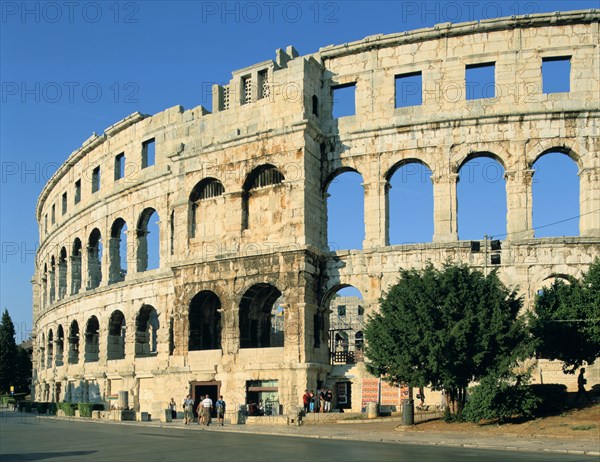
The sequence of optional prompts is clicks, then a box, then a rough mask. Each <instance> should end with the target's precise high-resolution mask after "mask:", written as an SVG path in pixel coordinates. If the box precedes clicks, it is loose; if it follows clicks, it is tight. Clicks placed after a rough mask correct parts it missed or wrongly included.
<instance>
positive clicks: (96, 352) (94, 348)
mask: <svg viewBox="0 0 600 462" xmlns="http://www.w3.org/2000/svg"><path fill="white" fill-rule="evenodd" d="M99 358H100V323H99V322H98V318H97V317H96V316H92V317H90V318H89V319H88V322H87V324H86V326H85V357H84V361H85V362H86V363H93V362H96V361H98V359H99Z"/></svg>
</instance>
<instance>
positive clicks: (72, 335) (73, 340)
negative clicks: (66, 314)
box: [69, 321, 79, 364]
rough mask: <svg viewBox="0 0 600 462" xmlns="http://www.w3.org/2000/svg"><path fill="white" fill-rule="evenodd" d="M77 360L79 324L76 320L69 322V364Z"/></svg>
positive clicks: (75, 362)
mask: <svg viewBox="0 0 600 462" xmlns="http://www.w3.org/2000/svg"><path fill="white" fill-rule="evenodd" d="M78 362H79V324H78V323H77V321H72V322H71V327H70V328H69V364H77V363H78Z"/></svg>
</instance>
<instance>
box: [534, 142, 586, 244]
mask: <svg viewBox="0 0 600 462" xmlns="http://www.w3.org/2000/svg"><path fill="white" fill-rule="evenodd" d="M532 168H533V170H534V171H535V173H534V175H533V179H532V196H533V199H532V201H533V229H534V235H535V237H553V236H579V214H580V211H579V187H580V186H579V175H578V171H579V168H578V166H577V163H576V162H575V161H574V160H573V159H571V158H570V157H569V156H568V155H567V154H564V153H563V152H559V151H550V152H548V153H545V154H542V155H541V156H540V157H538V159H537V160H536V161H535V162H534V164H533V167H532Z"/></svg>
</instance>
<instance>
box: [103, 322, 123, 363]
mask: <svg viewBox="0 0 600 462" xmlns="http://www.w3.org/2000/svg"><path fill="white" fill-rule="evenodd" d="M126 333H127V331H126V324H125V315H123V312H122V311H120V310H115V311H113V312H112V313H111V315H110V318H109V320H108V337H107V344H106V359H108V360H112V359H123V358H125V336H126Z"/></svg>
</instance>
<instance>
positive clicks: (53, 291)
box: [48, 255, 56, 305]
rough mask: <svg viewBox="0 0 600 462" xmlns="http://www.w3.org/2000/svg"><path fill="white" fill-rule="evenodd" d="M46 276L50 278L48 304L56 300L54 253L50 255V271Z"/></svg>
mask: <svg viewBox="0 0 600 462" xmlns="http://www.w3.org/2000/svg"><path fill="white" fill-rule="evenodd" d="M48 277H49V278H50V284H49V285H50V287H49V290H48V301H49V303H50V305H52V304H53V303H54V301H55V300H56V260H55V259H54V255H52V257H50V272H49V274H48Z"/></svg>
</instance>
